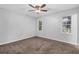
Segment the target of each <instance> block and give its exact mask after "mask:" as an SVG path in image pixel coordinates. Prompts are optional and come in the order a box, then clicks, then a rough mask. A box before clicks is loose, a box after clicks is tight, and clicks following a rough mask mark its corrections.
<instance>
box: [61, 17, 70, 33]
mask: <svg viewBox="0 0 79 59" xmlns="http://www.w3.org/2000/svg"><path fill="white" fill-rule="evenodd" d="M62 27H63V32H65V33H71V16H66V17H63V23H62Z"/></svg>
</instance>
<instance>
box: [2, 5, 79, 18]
mask: <svg viewBox="0 0 79 59" xmlns="http://www.w3.org/2000/svg"><path fill="white" fill-rule="evenodd" d="M76 7H79V4H47V5H46V7H45V9H47V10H48V11H47V12H41V13H40V14H37V13H35V12H29V11H28V10H32V9H33V8H32V7H30V6H28V4H0V8H4V9H7V10H10V11H12V12H17V13H22V14H27V15H29V16H32V17H38V16H41V15H47V14H50V13H56V12H60V11H63V10H68V9H72V8H76Z"/></svg>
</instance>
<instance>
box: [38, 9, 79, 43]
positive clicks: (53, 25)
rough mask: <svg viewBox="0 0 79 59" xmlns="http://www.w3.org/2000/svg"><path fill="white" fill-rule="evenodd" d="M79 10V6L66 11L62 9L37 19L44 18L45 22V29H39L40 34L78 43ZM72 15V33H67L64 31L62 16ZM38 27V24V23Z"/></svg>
mask: <svg viewBox="0 0 79 59" xmlns="http://www.w3.org/2000/svg"><path fill="white" fill-rule="evenodd" d="M78 12H79V8H76V9H70V10H66V11H62V12H59V13H55V14H52V13H51V14H49V15H46V16H43V17H41V18H38V19H37V22H38V21H39V20H42V22H43V30H42V31H39V30H38V28H37V31H38V36H40V37H45V38H49V39H53V40H58V41H63V42H68V43H71V44H77V20H78V19H77V18H75V17H77V14H78ZM68 15H73V16H72V18H73V19H72V34H66V33H63V32H62V17H63V16H68ZM37 27H38V25H37Z"/></svg>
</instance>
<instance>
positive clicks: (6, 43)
mask: <svg viewBox="0 0 79 59" xmlns="http://www.w3.org/2000/svg"><path fill="white" fill-rule="evenodd" d="M35 37H37V36H30V37H26V38H23V39H17V40H14V41H8V42H4V43H0V45H4V44H8V43H13V42H17V41H20V40H24V39H30V38H35Z"/></svg>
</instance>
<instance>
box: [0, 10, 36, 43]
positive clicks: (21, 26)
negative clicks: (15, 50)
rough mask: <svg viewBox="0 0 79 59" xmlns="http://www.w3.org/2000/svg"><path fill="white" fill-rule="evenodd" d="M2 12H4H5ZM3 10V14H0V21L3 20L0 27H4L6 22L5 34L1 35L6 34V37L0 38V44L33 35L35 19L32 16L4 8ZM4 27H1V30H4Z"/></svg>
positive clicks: (34, 32)
mask: <svg viewBox="0 0 79 59" xmlns="http://www.w3.org/2000/svg"><path fill="white" fill-rule="evenodd" d="M3 12H5V14H4V13H3ZM3 12H2V15H3V16H2V15H0V18H1V19H2V20H0V21H1V22H2V21H3V25H1V26H0V28H1V27H5V28H6V25H4V24H5V23H6V22H7V28H6V29H7V30H8V31H6V32H7V34H4V35H3V36H6V35H7V38H5V39H1V38H0V44H4V43H8V42H13V41H17V40H20V39H25V38H29V37H32V36H35V34H36V21H35V19H34V18H32V17H30V16H27V15H25V14H20V13H16V12H12V11H8V10H4V11H3ZM0 14H1V12H0ZM4 15H5V16H4ZM3 19H4V20H3ZM6 29H4V28H2V30H3V32H5V30H6ZM1 33H2V31H1ZM0 35H1V34H0Z"/></svg>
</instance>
